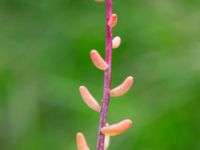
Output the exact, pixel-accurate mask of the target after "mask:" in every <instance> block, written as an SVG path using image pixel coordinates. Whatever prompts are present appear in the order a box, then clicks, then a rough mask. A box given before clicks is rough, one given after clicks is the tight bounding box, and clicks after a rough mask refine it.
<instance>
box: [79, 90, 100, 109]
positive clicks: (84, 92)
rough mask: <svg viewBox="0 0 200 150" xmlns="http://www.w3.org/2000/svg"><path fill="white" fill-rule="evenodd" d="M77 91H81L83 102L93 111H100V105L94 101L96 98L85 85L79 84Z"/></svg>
mask: <svg viewBox="0 0 200 150" xmlns="http://www.w3.org/2000/svg"><path fill="white" fill-rule="evenodd" d="M79 91H80V93H81V97H82V98H83V100H84V102H85V103H86V104H87V105H88V106H89V107H90V108H91V109H93V110H94V111H97V112H100V111H101V106H100V105H99V103H98V102H97V101H96V99H95V98H94V97H93V96H92V95H91V94H90V92H89V91H88V89H87V88H86V87H85V86H80V88H79Z"/></svg>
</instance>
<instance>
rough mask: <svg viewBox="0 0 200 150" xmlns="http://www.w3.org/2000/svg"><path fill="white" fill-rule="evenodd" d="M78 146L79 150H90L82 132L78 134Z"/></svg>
mask: <svg viewBox="0 0 200 150" xmlns="http://www.w3.org/2000/svg"><path fill="white" fill-rule="evenodd" d="M76 144H77V148H78V150H90V148H89V147H88V145H87V142H86V140H85V137H84V135H83V134H82V133H80V132H79V133H77V134H76Z"/></svg>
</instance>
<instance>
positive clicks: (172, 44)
mask: <svg viewBox="0 0 200 150" xmlns="http://www.w3.org/2000/svg"><path fill="white" fill-rule="evenodd" d="M113 1H114V2H113V3H114V4H113V7H114V12H116V13H117V14H118V15H119V22H118V26H117V27H116V28H115V29H114V31H113V34H114V35H120V36H121V37H122V39H123V42H122V45H121V47H120V48H119V49H116V50H114V51H113V70H112V87H115V86H116V85H118V84H119V83H121V82H122V81H123V79H124V78H125V77H126V76H128V75H133V76H134V77H135V84H134V86H133V88H132V89H131V91H130V92H129V93H128V94H126V95H125V96H123V97H119V98H112V100H111V103H110V108H109V112H108V120H109V123H111V124H112V123H115V122H118V121H120V120H122V119H125V118H131V119H133V120H134V126H133V128H131V129H129V131H127V132H126V133H124V134H122V135H120V136H117V137H113V138H112V139H111V145H110V150H172V149H173V150H200V89H199V88H200V50H199V49H200V1H199V0H150V1H149V0H125V1H122V0H113ZM104 45H105V5H104V3H101V4H99V3H95V2H94V1H93V0H35V1H33V0H1V1H0V150H47V149H48V150H64V149H65V150H76V143H75V134H76V132H78V131H81V132H83V133H84V134H85V136H86V138H87V141H88V143H89V145H90V147H91V149H92V150H94V149H95V147H96V138H97V128H98V120H99V115H98V114H97V113H95V112H93V111H92V110H90V109H89V108H88V107H87V106H86V105H85V104H84V103H83V101H82V99H81V98H80V95H79V92H78V87H79V86H80V85H82V84H84V85H86V86H87V87H88V88H89V89H90V91H91V92H92V93H93V95H94V96H95V97H96V98H97V99H98V100H99V101H100V100H101V96H102V90H103V73H102V72H101V71H99V70H98V69H96V68H95V67H94V66H93V64H92V63H91V60H90V58H89V52H90V50H91V49H93V48H95V49H97V50H99V52H100V53H101V54H102V55H104V47H105V46H104Z"/></svg>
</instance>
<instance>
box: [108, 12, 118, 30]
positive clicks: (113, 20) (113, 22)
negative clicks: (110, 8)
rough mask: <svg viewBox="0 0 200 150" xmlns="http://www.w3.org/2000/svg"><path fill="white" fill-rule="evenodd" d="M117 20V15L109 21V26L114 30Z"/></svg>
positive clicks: (113, 15)
mask: <svg viewBox="0 0 200 150" xmlns="http://www.w3.org/2000/svg"><path fill="white" fill-rule="evenodd" d="M117 20H118V17H117V14H112V15H111V17H110V19H109V21H108V25H109V26H110V27H111V28H113V27H114V26H115V25H116V24H117Z"/></svg>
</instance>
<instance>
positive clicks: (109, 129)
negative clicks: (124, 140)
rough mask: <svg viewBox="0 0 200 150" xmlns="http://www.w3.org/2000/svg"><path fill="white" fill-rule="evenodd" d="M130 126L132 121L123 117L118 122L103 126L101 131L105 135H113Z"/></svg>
mask: <svg viewBox="0 0 200 150" xmlns="http://www.w3.org/2000/svg"><path fill="white" fill-rule="evenodd" d="M131 126H132V121H131V120H130V119H125V120H123V121H121V122H119V123H116V124H113V125H110V126H106V127H103V128H102V129H101V132H102V133H103V134H105V135H109V136H115V135H118V134H120V133H123V132H124V131H126V130H128V129H129V128H130V127H131Z"/></svg>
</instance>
